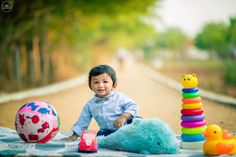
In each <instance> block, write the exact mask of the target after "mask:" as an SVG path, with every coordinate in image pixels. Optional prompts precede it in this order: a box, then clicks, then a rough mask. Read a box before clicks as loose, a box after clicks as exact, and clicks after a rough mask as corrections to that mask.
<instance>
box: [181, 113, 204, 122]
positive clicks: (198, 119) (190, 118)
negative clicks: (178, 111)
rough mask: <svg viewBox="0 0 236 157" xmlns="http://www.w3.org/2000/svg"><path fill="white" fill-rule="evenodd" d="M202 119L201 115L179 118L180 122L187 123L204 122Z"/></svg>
mask: <svg viewBox="0 0 236 157" xmlns="http://www.w3.org/2000/svg"><path fill="white" fill-rule="evenodd" d="M204 118H205V117H204V115H203V114H199V115H193V116H181V120H182V121H187V122H194V121H201V120H204Z"/></svg>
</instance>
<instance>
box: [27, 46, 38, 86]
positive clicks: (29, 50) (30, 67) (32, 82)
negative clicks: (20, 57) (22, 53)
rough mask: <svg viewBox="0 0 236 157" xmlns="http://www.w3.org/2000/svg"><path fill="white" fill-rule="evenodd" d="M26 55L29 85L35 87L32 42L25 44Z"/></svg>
mask: <svg viewBox="0 0 236 157" xmlns="http://www.w3.org/2000/svg"><path fill="white" fill-rule="evenodd" d="M27 54H28V63H29V64H28V71H29V78H30V85H31V86H35V83H36V82H35V69H34V64H35V63H34V55H33V49H32V42H28V43H27Z"/></svg>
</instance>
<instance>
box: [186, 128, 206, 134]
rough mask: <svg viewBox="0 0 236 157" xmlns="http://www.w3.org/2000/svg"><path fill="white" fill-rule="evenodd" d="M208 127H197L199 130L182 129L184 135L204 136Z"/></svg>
mask: <svg viewBox="0 0 236 157" xmlns="http://www.w3.org/2000/svg"><path fill="white" fill-rule="evenodd" d="M206 128H207V126H202V127H197V128H182V129H181V132H182V134H188V135H193V134H202V133H203V131H205V130H206Z"/></svg>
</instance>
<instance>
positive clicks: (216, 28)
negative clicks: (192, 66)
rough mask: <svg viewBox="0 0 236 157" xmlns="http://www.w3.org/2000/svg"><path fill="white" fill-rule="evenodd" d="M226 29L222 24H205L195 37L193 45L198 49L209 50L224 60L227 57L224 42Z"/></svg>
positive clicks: (227, 52) (226, 48)
mask: <svg viewBox="0 0 236 157" xmlns="http://www.w3.org/2000/svg"><path fill="white" fill-rule="evenodd" d="M227 29H228V28H227V26H226V25H225V24H224V23H209V24H206V25H205V26H204V27H203V29H202V31H201V32H200V33H198V34H197V35H196V37H195V39H194V43H195V45H196V46H197V47H198V48H200V49H204V50H209V51H210V52H213V53H215V54H217V55H218V56H220V57H224V58H225V57H226V56H228V55H229V51H228V50H229V49H228V43H227V40H226V36H227V35H226V34H227Z"/></svg>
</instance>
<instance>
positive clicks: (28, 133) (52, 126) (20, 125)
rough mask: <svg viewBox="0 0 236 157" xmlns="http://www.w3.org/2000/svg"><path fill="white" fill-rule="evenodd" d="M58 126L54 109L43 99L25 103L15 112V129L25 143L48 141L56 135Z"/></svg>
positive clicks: (58, 120)
mask: <svg viewBox="0 0 236 157" xmlns="http://www.w3.org/2000/svg"><path fill="white" fill-rule="evenodd" d="M59 126H60V119H59V116H58V115H57V112H56V110H55V109H54V107H53V106H52V105H50V104H49V103H47V102H44V101H33V102H29V103H26V104H24V105H23V106H22V107H21V108H20V109H19V110H18V111H17V113H16V119H15V128H16V131H17V133H18V135H19V136H20V138H21V139H22V140H24V141H25V142H27V143H46V142H48V141H49V140H51V139H52V138H53V137H54V136H56V134H57V132H58V131H59Z"/></svg>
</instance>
